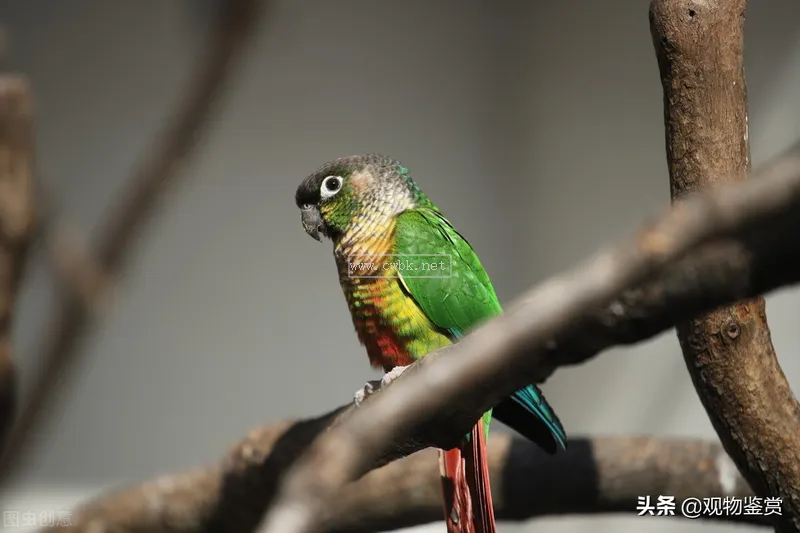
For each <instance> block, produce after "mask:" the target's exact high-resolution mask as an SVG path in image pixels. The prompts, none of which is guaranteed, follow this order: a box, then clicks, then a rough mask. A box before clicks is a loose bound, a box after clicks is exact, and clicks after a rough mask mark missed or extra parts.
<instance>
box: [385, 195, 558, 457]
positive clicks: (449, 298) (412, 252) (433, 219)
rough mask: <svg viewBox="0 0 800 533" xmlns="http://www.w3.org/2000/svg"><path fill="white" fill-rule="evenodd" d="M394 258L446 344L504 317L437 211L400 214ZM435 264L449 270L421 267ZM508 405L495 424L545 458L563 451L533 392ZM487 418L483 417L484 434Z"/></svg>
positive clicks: (468, 249)
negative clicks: (557, 448) (447, 339)
mask: <svg viewBox="0 0 800 533" xmlns="http://www.w3.org/2000/svg"><path fill="white" fill-rule="evenodd" d="M394 253H395V254H396V255H397V256H398V259H400V260H402V262H403V263H404V264H405V265H406V267H405V269H404V270H401V271H400V281H401V284H402V286H403V287H404V288H405V290H406V292H408V294H409V295H410V296H411V298H412V299H413V300H414V301H415V302H416V303H417V305H418V306H419V307H420V309H422V312H423V313H425V315H426V316H427V317H428V319H429V320H430V321H431V322H433V323H434V324H435V325H436V326H437V327H438V328H440V329H442V330H444V332H445V333H446V334H447V335H448V336H449V337H450V338H451V339H453V340H457V339H459V338H460V337H462V336H464V334H465V333H467V332H468V331H469V330H471V329H472V328H474V327H475V326H477V325H478V324H479V323H481V322H483V321H485V320H488V319H489V318H491V317H493V316H496V315H499V314H501V313H502V312H503V309H502V307H501V306H500V302H499V301H498V299H497V295H496V294H495V292H494V287H492V282H491V281H490V280H489V276H488V274H486V271H485V270H484V268H483V265H481V262H480V260H479V259H478V256H477V255H476V254H475V251H474V250H473V249H472V246H470V245H469V243H468V242H467V240H466V239H464V237H462V236H461V235H460V234H459V233H458V232H457V231H456V230H455V228H454V227H453V226H452V224H450V222H449V221H448V220H447V219H446V218H444V216H442V214H441V213H440V212H439V211H437V210H435V209H432V208H429V207H418V208H416V209H410V210H408V211H404V212H403V213H401V214H400V215H399V216H398V217H397V225H396V227H395V249H394ZM435 254H439V255H440V256H439V257H436V255H435ZM443 256H444V257H443ZM440 260H441V261H443V262H444V263H445V264H446V266H447V267H449V268H447V269H446V270H445V271H441V270H437V271H433V270H431V269H430V268H426V266H427V265H430V264H431V263H433V262H435V261H440ZM420 355H424V354H420ZM509 400H510V401H504V402H503V403H501V404H500V405H498V406H497V407H496V408H495V411H496V415H497V418H498V419H500V420H501V421H502V422H505V423H507V424H509V425H510V426H511V427H512V428H514V429H516V430H517V431H519V432H520V433H522V434H523V435H525V436H527V437H528V438H530V439H531V440H533V441H534V442H537V443H539V444H540V445H541V446H542V447H543V448H544V449H545V450H547V451H548V452H550V453H553V452H554V451H555V446H556V445H559V446H561V447H562V448H565V449H566V434H565V432H564V428H563V426H562V425H561V422H560V421H559V420H558V417H557V416H556V414H555V412H553V410H552V408H551V407H550V405H549V404H548V403H547V400H545V398H544V396H543V395H542V392H541V391H540V390H539V388H538V387H536V386H535V385H528V386H527V387H525V388H523V389H520V390H518V391H517V392H515V393H514V394H513V395H512V396H511V398H510V399H509ZM491 413H492V411H489V412H487V413H486V415H485V416H484V423H485V424H486V429H487V431H488V425H489V421H490V420H491V416H492V415H491ZM531 417H533V419H531ZM536 420H538V421H539V422H541V423H543V426H541V425H540V424H539V423H536V422H535V421H536Z"/></svg>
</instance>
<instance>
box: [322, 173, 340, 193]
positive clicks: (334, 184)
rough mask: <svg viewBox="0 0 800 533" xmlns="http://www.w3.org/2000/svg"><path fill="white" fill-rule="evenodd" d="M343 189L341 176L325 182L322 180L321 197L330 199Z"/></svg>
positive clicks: (327, 179) (332, 177)
mask: <svg viewBox="0 0 800 533" xmlns="http://www.w3.org/2000/svg"><path fill="white" fill-rule="evenodd" d="M341 188H342V178H340V177H339V176H328V177H327V178H325V179H324V180H322V186H321V187H320V190H319V192H320V195H321V196H322V198H330V197H331V196H333V195H334V194H336V193H337V192H339V190H340V189H341Z"/></svg>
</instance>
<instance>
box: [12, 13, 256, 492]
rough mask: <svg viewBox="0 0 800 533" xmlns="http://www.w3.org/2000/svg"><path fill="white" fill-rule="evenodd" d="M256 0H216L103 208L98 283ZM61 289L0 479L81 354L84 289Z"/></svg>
mask: <svg viewBox="0 0 800 533" xmlns="http://www.w3.org/2000/svg"><path fill="white" fill-rule="evenodd" d="M261 4H262V2H261V1H259V0H231V1H227V2H221V3H220V6H221V10H220V11H221V14H220V17H219V22H218V24H217V26H216V27H215V28H214V31H213V33H212V35H211V37H210V39H209V42H208V49H207V50H206V51H205V54H204V55H203V57H202V59H201V63H200V65H199V68H198V70H197V72H196V73H195V76H194V77H193V78H192V80H191V81H190V90H189V91H188V94H187V96H186V98H185V100H184V101H183V102H182V104H181V107H180V108H179V109H178V112H177V113H176V115H175V117H174V119H173V121H172V122H171V123H170V125H169V127H168V128H167V129H166V131H164V133H163V134H162V135H161V139H160V140H159V141H158V142H157V143H156V144H155V147H154V150H153V152H152V153H150V154H149V156H148V157H147V158H146V159H145V161H144V164H143V165H142V166H141V167H140V168H139V170H138V171H137V172H136V173H135V175H134V176H133V177H132V178H131V180H130V182H129V187H128V190H126V191H124V193H123V194H122V196H121V199H120V201H119V203H118V205H116V206H114V207H113V208H112V209H111V211H110V216H109V220H108V222H107V223H106V224H105V227H106V230H105V232H104V233H103V235H102V236H101V238H100V244H99V246H98V251H97V254H96V258H97V259H96V262H95V263H94V264H96V265H97V266H98V267H99V269H98V270H99V273H100V274H101V277H102V280H103V283H102V284H101V285H102V286H105V285H107V283H106V282H105V280H111V279H113V278H115V277H116V276H117V275H118V274H119V273H120V271H121V268H122V266H123V263H124V261H125V259H126V258H127V252H129V251H130V249H131V244H132V243H133V241H134V239H135V237H136V232H137V230H139V229H140V228H141V227H142V225H143V223H144V222H145V220H146V219H147V217H148V215H151V214H152V212H153V210H154V208H155V207H156V205H157V204H158V202H159V200H161V197H162V196H163V193H164V192H165V191H166V190H167V189H168V188H169V187H173V186H175V185H176V182H177V181H178V178H179V177H180V176H182V173H181V172H179V170H180V166H181V165H182V164H183V163H185V160H186V159H187V158H188V156H189V154H190V153H191V151H192V149H193V148H194V146H195V145H196V143H197V141H198V139H199V138H200V136H201V134H202V133H204V131H205V130H206V129H207V127H208V124H209V118H211V116H212V111H213V109H214V104H215V103H217V102H218V100H219V98H218V97H219V95H220V93H221V92H222V88H223V86H224V82H225V81H226V80H227V78H228V74H229V71H230V70H231V67H232V66H233V64H234V62H235V59H237V58H238V56H239V55H241V52H242V49H243V48H244V46H243V45H244V43H245V42H246V41H247V38H248V36H249V35H250V33H251V30H252V28H253V26H254V23H255V20H256V18H257V16H256V15H257V12H258V9H259V8H260V7H261ZM67 292H68V293H67V294H65V295H64V297H63V299H62V304H61V310H60V313H59V314H58V316H57V317H56V319H55V320H54V321H53V324H52V327H51V328H50V330H49V333H48V334H46V335H45V339H44V346H43V347H42V355H41V356H40V357H39V359H40V360H41V361H43V365H42V366H43V370H42V372H41V374H40V375H39V376H38V377H37V379H36V380H35V385H34V387H33V392H32V393H31V401H30V402H29V403H28V405H26V406H25V409H24V410H23V412H22V414H21V416H20V419H19V421H18V423H17V426H16V428H15V429H14V432H13V434H12V436H11V440H10V442H9V445H8V448H7V449H6V451H5V453H4V454H3V456H2V457H0V482H5V481H6V480H7V478H8V477H9V475H10V474H11V470H12V467H16V466H17V465H19V464H20V463H21V461H20V460H19V456H20V455H21V454H22V452H23V451H24V449H25V448H26V446H27V445H28V442H29V439H30V436H31V435H32V434H33V433H35V431H34V430H35V429H36V427H37V426H38V424H39V423H40V420H41V418H42V414H43V413H45V412H46V408H47V407H48V405H49V403H50V402H51V401H52V399H53V398H54V396H55V394H56V392H57V389H58V388H59V387H60V386H61V385H62V378H63V377H64V376H65V375H68V373H69V371H70V370H71V369H72V368H73V367H74V366H75V364H76V362H77V360H78V358H79V354H80V353H81V351H80V350H79V346H80V342H81V341H82V340H83V338H84V336H85V334H86V333H87V331H88V328H89V326H90V324H91V323H92V314H91V310H90V309H89V308H87V305H86V304H87V299H86V297H85V296H86V295H85V294H82V293H80V292H78V293H75V292H73V291H67Z"/></svg>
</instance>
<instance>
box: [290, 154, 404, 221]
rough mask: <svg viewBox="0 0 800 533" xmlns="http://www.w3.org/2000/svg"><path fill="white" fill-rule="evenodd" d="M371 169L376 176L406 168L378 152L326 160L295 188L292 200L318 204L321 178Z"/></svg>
mask: <svg viewBox="0 0 800 533" xmlns="http://www.w3.org/2000/svg"><path fill="white" fill-rule="evenodd" d="M367 169H370V170H372V172H373V174H374V175H375V176H377V177H381V176H385V175H387V174H390V173H391V171H393V170H395V171H396V170H402V171H403V172H407V170H406V169H405V168H404V167H402V165H400V163H399V162H397V161H395V160H394V159H392V158H390V157H386V156H384V155H380V154H363V155H350V156H346V157H340V158H339V159H334V160H333V161H328V162H327V163H325V164H324V165H322V166H321V167H319V168H318V169H317V170H316V171H314V173H313V174H311V175H310V176H308V177H307V178H306V179H305V180H303V183H301V184H300V186H299V187H298V188H297V192H296V193H295V196H294V200H295V203H296V204H297V207H300V208H302V207H303V206H309V205H318V204H319V202H320V186H321V185H322V180H324V179H325V178H326V177H328V176H341V177H342V178H345V179H347V177H348V176H350V175H352V174H354V173H356V172H360V171H362V170H367Z"/></svg>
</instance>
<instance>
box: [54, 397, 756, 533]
mask: <svg viewBox="0 0 800 533" xmlns="http://www.w3.org/2000/svg"><path fill="white" fill-rule="evenodd" d="M341 412H342V409H337V410H335V411H333V412H332V413H329V414H328V415H324V416H322V417H318V418H315V419H310V420H304V421H301V422H296V423H291V422H284V423H278V424H274V425H272V426H268V427H264V428H259V429H256V430H254V431H252V432H250V434H249V435H248V437H247V438H246V439H245V440H243V441H242V442H240V443H238V444H237V445H236V446H234V447H233V449H232V450H231V452H230V453H229V455H228V457H227V458H226V459H225V460H224V461H222V463H221V464H218V465H213V466H209V467H207V468H201V469H196V470H192V471H188V472H184V473H180V474H174V475H170V476H163V477H160V478H158V479H156V480H153V481H150V482H147V483H144V484H142V485H139V486H135V487H130V488H127V489H124V490H119V491H116V492H112V493H109V494H106V495H104V496H102V497H100V498H98V499H96V500H95V501H92V502H90V503H87V504H86V505H83V506H81V507H80V508H79V509H78V510H77V512H76V513H75V514H74V515H73V516H72V524H71V525H70V526H69V527H60V528H57V527H56V528H50V529H49V530H48V531H53V532H55V531H60V532H62V533H66V532H75V533H77V532H84V531H90V530H92V531H99V530H102V531H115V532H117V533H133V532H144V531H147V532H148V533H199V532H201V531H208V532H211V531H213V532H216V533H219V532H223V531H236V532H240V533H241V532H247V531H252V530H253V529H254V528H255V527H256V525H257V524H258V522H259V520H260V519H261V517H262V515H263V511H264V509H265V508H266V506H267V505H268V504H269V502H270V501H271V499H272V498H273V496H274V494H275V491H276V489H277V486H278V481H279V480H280V477H281V474H282V473H283V472H285V471H286V470H287V469H288V468H290V467H291V465H292V464H293V463H294V461H295V460H296V459H297V458H298V457H299V456H300V455H301V454H302V453H303V450H304V449H305V448H306V447H307V446H308V445H309V443H310V442H311V440H312V439H313V438H314V437H316V436H317V435H318V434H319V433H321V432H323V431H325V430H326V429H327V428H328V427H329V424H331V423H333V422H335V420H336V418H337V417H338V415H339V413H341ZM488 447H489V462H490V468H491V470H492V478H493V479H494V480H495V487H494V489H495V493H494V504H495V509H496V513H497V517H498V519H500V520H507V521H520V520H527V519H530V518H534V517H538V516H553V515H564V514H578V513H580V514H596V513H614V512H626V513H630V512H632V510H633V509H635V506H636V505H637V499H638V497H639V496H644V495H651V496H652V497H653V498H654V500H655V497H656V496H658V495H660V494H671V495H674V496H675V497H676V501H678V502H680V501H682V500H683V499H685V498H689V497H704V496H705V497H726V496H733V497H737V498H744V497H747V496H751V495H752V492H751V491H750V488H749V487H748V486H747V483H746V482H745V481H744V479H743V478H742V477H741V476H739V475H738V473H737V472H736V468H735V466H734V465H733V463H731V462H730V459H728V457H727V455H725V452H724V451H723V450H722V448H721V447H720V446H719V445H717V444H712V443H708V442H702V441H696V440H686V439H656V438H651V437H600V438H593V439H572V440H570V443H569V451H568V452H567V453H563V454H559V455H558V456H556V457H550V456H548V455H546V454H545V453H544V452H543V451H542V450H540V449H539V448H538V447H537V446H535V445H534V444H532V443H530V442H528V441H526V440H523V439H519V438H511V437H510V436H509V435H502V434H494V435H492V436H491V438H490V439H489V444H488ZM723 482H724V483H723ZM441 513H442V503H441V487H440V480H439V469H438V462H437V459H436V452H435V451H434V450H430V449H429V450H426V451H423V452H420V453H417V454H414V455H412V456H410V457H407V458H404V459H401V460H399V461H396V462H394V463H392V464H390V465H387V466H385V467H383V468H380V469H378V470H375V471H373V472H370V473H369V474H367V475H366V476H364V478H362V479H360V480H358V481H356V482H354V483H352V484H350V485H348V486H346V487H345V488H344V489H343V490H342V491H341V493H340V494H338V495H337V496H336V497H335V498H334V499H333V500H332V501H331V502H330V503H329V505H327V506H326V508H325V510H324V512H323V515H322V517H321V518H320V523H321V528H320V530H321V531H322V532H326V533H334V532H336V533H371V532H374V531H389V530H393V529H398V528H400V527H410V526H414V525H419V524H425V523H429V522H434V521H439V520H441ZM676 516H677V517H679V516H680V513H676ZM707 518H710V519H712V520H725V521H737V522H743V523H750V524H760V525H766V524H767V521H766V520H765V519H764V517H762V516H758V515H754V516H724V515H719V516H711V517H707Z"/></svg>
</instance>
